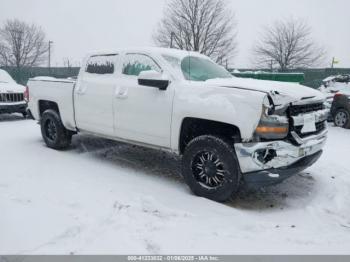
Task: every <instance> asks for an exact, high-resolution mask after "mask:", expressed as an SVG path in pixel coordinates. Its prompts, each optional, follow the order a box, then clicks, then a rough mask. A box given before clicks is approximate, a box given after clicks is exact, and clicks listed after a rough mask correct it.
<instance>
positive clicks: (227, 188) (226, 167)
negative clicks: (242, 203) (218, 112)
mask: <svg viewBox="0 0 350 262" xmlns="http://www.w3.org/2000/svg"><path fill="white" fill-rule="evenodd" d="M182 174H183V176H184V178H185V181H186V183H187V184H188V186H189V187H190V189H191V190H192V191H193V192H194V194H196V195H198V196H202V197H206V198H209V199H212V200H215V201H219V202H223V201H226V200H228V199H230V198H232V197H234V196H235V194H236V193H237V190H238V187H239V181H240V176H241V174H240V171H239V165H238V161H237V158H236V154H235V151H234V148H233V143H232V144H231V143H230V142H228V141H226V139H224V138H220V137H215V136H211V135H204V136H199V137H197V138H195V139H193V140H192V141H191V142H190V143H189V144H188V145H187V147H186V149H185V153H184V156H183V158H182Z"/></svg>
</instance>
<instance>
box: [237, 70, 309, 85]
mask: <svg viewBox="0 0 350 262" xmlns="http://www.w3.org/2000/svg"><path fill="white" fill-rule="evenodd" d="M232 74H233V75H234V76H237V77H243V78H254V79H260V80H272V81H281V82H294V83H302V82H303V81H304V73H275V72H272V73H269V72H261V71H257V72H252V71H246V72H239V73H238V72H233V73H232Z"/></svg>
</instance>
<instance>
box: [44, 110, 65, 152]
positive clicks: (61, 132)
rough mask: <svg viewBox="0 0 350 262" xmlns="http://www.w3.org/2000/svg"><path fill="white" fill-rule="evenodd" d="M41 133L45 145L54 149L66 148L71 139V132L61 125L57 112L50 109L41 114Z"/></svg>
mask: <svg viewBox="0 0 350 262" xmlns="http://www.w3.org/2000/svg"><path fill="white" fill-rule="evenodd" d="M41 135H42V137H43V139H44V141H45V143H46V145H47V146H48V147H50V148H54V149H64V148H67V147H68V146H69V145H70V143H71V141H72V132H70V131H69V130H67V129H66V128H65V127H64V126H63V124H62V121H61V118H60V116H59V114H58V113H57V112H56V111H54V110H52V109H48V110H46V111H45V112H44V113H43V114H42V117H41Z"/></svg>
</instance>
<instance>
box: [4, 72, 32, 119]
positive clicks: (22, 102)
mask: <svg viewBox="0 0 350 262" xmlns="http://www.w3.org/2000/svg"><path fill="white" fill-rule="evenodd" d="M27 97H28V90H26V87H24V86H22V85H19V84H17V83H16V82H15V81H14V80H13V79H12V77H11V76H10V75H9V74H8V73H7V72H6V71H5V70H1V69H0V114H2V113H21V114H22V115H23V116H24V117H26V116H27V111H26V109H27Z"/></svg>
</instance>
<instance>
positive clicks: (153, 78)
mask: <svg viewBox="0 0 350 262" xmlns="http://www.w3.org/2000/svg"><path fill="white" fill-rule="evenodd" d="M137 81H138V83H139V85H141V86H152V87H156V88H159V90H166V89H167V87H168V85H169V83H170V81H169V79H167V77H165V76H164V75H163V74H162V73H159V72H157V71H154V70H148V71H142V72H141V73H140V74H139V76H138V78H137Z"/></svg>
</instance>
